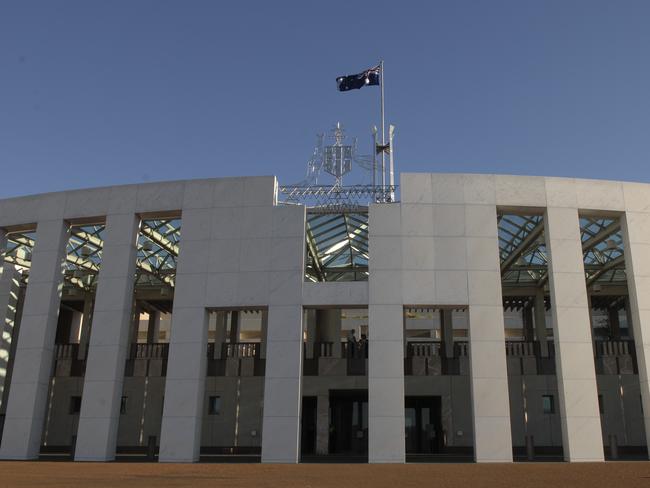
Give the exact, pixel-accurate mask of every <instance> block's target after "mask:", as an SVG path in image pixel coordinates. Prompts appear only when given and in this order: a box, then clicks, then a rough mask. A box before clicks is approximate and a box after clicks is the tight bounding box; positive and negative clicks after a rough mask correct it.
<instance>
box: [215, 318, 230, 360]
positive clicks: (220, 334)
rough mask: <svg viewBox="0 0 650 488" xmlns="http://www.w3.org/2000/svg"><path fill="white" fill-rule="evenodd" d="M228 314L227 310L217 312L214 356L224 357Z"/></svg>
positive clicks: (217, 357)
mask: <svg viewBox="0 0 650 488" xmlns="http://www.w3.org/2000/svg"><path fill="white" fill-rule="evenodd" d="M227 318H228V316H227V315H226V312H216V318H215V320H216V324H215V334H214V358H215V359H222V358H221V352H222V351H223V344H224V343H225V342H226V332H227V331H226V326H227V324H226V319H227Z"/></svg>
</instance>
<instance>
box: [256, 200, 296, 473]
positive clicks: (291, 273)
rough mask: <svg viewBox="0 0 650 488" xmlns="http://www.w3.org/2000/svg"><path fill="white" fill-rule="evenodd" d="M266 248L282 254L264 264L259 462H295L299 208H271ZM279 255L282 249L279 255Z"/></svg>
mask: <svg viewBox="0 0 650 488" xmlns="http://www.w3.org/2000/svg"><path fill="white" fill-rule="evenodd" d="M273 219H274V221H273V222H274V228H273V236H274V237H273V239H272V244H271V245H272V248H273V249H278V248H284V249H287V251H288V252H287V254H286V256H287V259H272V260H271V262H270V264H269V267H270V269H271V271H272V274H271V277H270V284H271V287H270V291H269V298H268V303H269V307H268V314H269V318H268V331H267V344H266V370H265V373H266V374H265V377H264V412H263V419H262V462H263V463H297V462H298V460H299V458H300V409H301V406H302V359H303V358H302V352H303V340H302V333H303V329H302V320H303V308H302V286H303V281H304V279H305V278H304V276H305V274H304V273H305V268H304V254H305V210H304V207H299V208H282V207H274V208H273ZM283 255H284V254H283Z"/></svg>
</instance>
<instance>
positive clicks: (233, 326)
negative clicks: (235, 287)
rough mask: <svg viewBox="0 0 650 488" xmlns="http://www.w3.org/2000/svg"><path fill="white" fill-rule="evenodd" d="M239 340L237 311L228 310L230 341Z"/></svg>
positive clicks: (233, 342)
mask: <svg viewBox="0 0 650 488" xmlns="http://www.w3.org/2000/svg"><path fill="white" fill-rule="evenodd" d="M237 342H239V312H237V311H235V310H233V311H232V312H230V343H231V344H235V343H237Z"/></svg>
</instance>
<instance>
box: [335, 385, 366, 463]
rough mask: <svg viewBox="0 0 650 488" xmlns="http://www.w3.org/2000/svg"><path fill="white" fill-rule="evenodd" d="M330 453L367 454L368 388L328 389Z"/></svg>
mask: <svg viewBox="0 0 650 488" xmlns="http://www.w3.org/2000/svg"><path fill="white" fill-rule="evenodd" d="M329 440H330V443H329V452H330V454H348V455H357V456H365V455H367V454H368V390H331V391H330V439H329Z"/></svg>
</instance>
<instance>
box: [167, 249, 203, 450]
mask: <svg viewBox="0 0 650 488" xmlns="http://www.w3.org/2000/svg"><path fill="white" fill-rule="evenodd" d="M182 249H183V246H182V244H181V256H182V254H183V251H182ZM181 268H182V257H181V259H179V270H180V269H181ZM176 280H177V282H176V285H177V287H178V289H179V290H180V287H183V288H184V289H186V290H191V289H192V287H197V286H201V287H202V286H203V284H202V283H196V282H194V281H193V276H192V275H185V274H179V275H178V276H177V278H176ZM197 294H200V293H199V292H198V290H197ZM190 295H192V293H191V292H190V293H182V294H181V293H179V294H178V295H177V296H176V297H175V299H174V309H173V312H172V331H171V340H170V344H169V359H168V362H167V379H166V382H165V404H164V408H163V419H162V427H161V435H160V455H159V460H160V461H161V462H196V461H198V460H199V456H200V449H201V424H202V420H203V409H204V408H203V406H204V403H205V402H204V396H205V375H206V368H207V344H208V312H207V310H206V309H205V307H202V306H191V305H192V304H191V303H189V302H185V301H184V300H183V297H185V296H190ZM201 299H202V296H201ZM183 305H186V306H183Z"/></svg>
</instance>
